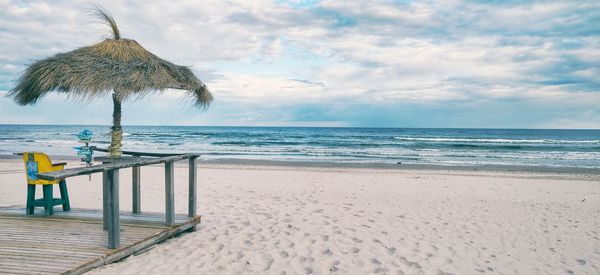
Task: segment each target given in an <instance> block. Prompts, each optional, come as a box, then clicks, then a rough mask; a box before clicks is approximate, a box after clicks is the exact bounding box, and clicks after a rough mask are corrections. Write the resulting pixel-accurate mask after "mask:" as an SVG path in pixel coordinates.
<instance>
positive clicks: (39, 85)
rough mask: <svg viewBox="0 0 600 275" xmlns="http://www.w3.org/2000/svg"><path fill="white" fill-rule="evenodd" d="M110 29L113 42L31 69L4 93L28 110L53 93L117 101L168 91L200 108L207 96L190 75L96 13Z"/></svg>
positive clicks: (61, 55) (48, 60) (54, 58)
mask: <svg viewBox="0 0 600 275" xmlns="http://www.w3.org/2000/svg"><path fill="white" fill-rule="evenodd" d="M98 13H99V15H100V16H101V17H102V19H103V20H105V21H106V23H107V24H108V25H109V26H110V27H111V29H112V31H113V36H114V37H113V38H112V39H106V40H104V41H102V42H99V43H97V44H94V45H91V46H87V47H82V48H79V49H77V50H74V51H71V52H67V53H59V54H57V55H54V56H52V57H49V58H46V59H43V60H39V61H37V62H35V63H33V64H32V65H31V66H30V67H29V68H27V70H25V72H24V73H23V74H22V75H21V77H20V78H19V80H18V83H17V85H16V87H15V88H14V89H12V90H11V91H10V92H9V95H10V96H13V97H14V98H15V101H16V102H18V103H19V104H22V105H26V104H33V103H36V102H37V101H38V100H39V99H41V98H43V97H44V96H45V95H46V94H47V93H49V92H52V91H56V92H61V93H67V94H68V95H69V96H71V97H75V98H78V99H83V100H89V99H92V98H95V97H97V96H103V95H110V93H113V92H114V93H115V94H116V95H117V96H118V97H119V98H120V99H126V98H131V97H139V96H143V95H146V94H148V93H151V92H156V91H159V92H160V91H163V90H165V89H169V88H174V89H182V90H186V91H187V92H188V94H189V95H190V96H191V97H192V98H193V100H194V102H195V103H196V105H198V106H199V107H206V106H208V105H209V104H210V102H211V101H212V98H213V97H212V95H211V93H210V92H209V91H208V89H207V88H206V86H205V85H204V83H202V82H201V81H200V80H199V79H198V78H196V76H194V74H193V73H192V71H191V70H190V69H189V68H187V67H185V66H179V65H175V64H173V63H171V62H168V61H166V60H164V59H161V58H159V57H158V56H156V55H154V54H152V53H151V52H149V51H147V50H146V49H144V48H143V47H142V46H141V45H140V44H138V43H137V42H136V41H135V40H130V39H124V38H121V37H120V34H119V30H118V28H117V26H116V24H115V22H114V20H113V19H112V17H110V16H108V15H107V14H106V13H105V12H103V11H102V10H99V11H98Z"/></svg>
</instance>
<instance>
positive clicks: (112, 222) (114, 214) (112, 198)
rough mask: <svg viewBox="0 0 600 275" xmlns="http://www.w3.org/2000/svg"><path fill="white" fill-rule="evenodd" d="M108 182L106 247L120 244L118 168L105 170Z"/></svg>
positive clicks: (115, 246) (116, 246)
mask: <svg viewBox="0 0 600 275" xmlns="http://www.w3.org/2000/svg"><path fill="white" fill-rule="evenodd" d="M106 179H107V182H108V248H113V249H114V248H118V247H119V245H120V238H119V233H120V222H119V170H109V171H107V172H106Z"/></svg>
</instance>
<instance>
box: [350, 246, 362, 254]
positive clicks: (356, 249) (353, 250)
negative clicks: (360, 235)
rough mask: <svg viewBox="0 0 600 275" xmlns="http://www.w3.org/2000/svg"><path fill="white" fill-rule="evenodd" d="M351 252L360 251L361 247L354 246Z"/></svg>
mask: <svg viewBox="0 0 600 275" xmlns="http://www.w3.org/2000/svg"><path fill="white" fill-rule="evenodd" d="M350 252H352V253H358V252H360V249H359V248H358V247H353V248H350Z"/></svg>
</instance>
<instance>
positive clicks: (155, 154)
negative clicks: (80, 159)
mask: <svg viewBox="0 0 600 275" xmlns="http://www.w3.org/2000/svg"><path fill="white" fill-rule="evenodd" d="M92 150H94V151H98V152H105V153H108V149H106V148H100V147H96V146H92ZM121 154H123V155H130V156H136V157H168V156H178V155H185V154H171V153H150V152H136V151H124V150H121Z"/></svg>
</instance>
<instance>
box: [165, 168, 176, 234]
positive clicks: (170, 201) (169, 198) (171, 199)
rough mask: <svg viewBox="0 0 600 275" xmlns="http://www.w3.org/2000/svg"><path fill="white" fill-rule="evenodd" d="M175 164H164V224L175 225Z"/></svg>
mask: <svg viewBox="0 0 600 275" xmlns="http://www.w3.org/2000/svg"><path fill="white" fill-rule="evenodd" d="M174 174H175V163H174V162H173V161H169V162H165V218H166V220H165V224H166V225H167V226H171V225H173V224H175V192H174V187H173V185H174Z"/></svg>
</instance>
